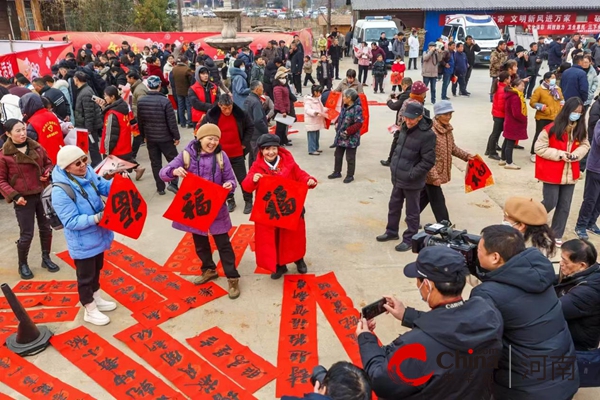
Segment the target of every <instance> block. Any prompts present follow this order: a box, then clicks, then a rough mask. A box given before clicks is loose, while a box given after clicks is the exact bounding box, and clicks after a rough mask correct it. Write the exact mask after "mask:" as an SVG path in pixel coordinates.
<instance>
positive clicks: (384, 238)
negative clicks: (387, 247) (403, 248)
mask: <svg viewBox="0 0 600 400" xmlns="http://www.w3.org/2000/svg"><path fill="white" fill-rule="evenodd" d="M375 239H377V241H378V242H389V241H390V240H398V239H400V236H398V235H392V234H390V233H387V232H386V233H384V234H383V235H379V236H377V237H376V238H375Z"/></svg>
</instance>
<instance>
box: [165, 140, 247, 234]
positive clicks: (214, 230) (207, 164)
mask: <svg viewBox="0 0 600 400" xmlns="http://www.w3.org/2000/svg"><path fill="white" fill-rule="evenodd" d="M197 145H198V141H197V140H192V141H191V142H190V143H189V144H188V145H187V147H186V148H185V149H186V150H187V151H188V152H189V153H190V167H189V168H188V172H191V173H192V174H195V175H198V176H200V177H202V178H204V179H206V180H209V181H211V182H214V183H216V184H217V185H223V184H224V183H225V182H229V183H231V186H232V187H231V193H233V192H234V191H235V188H236V187H237V184H236V181H235V175H234V174H233V169H232V168H231V163H230V162H229V157H227V154H225V152H223V171H222V172H221V168H219V165H218V163H217V158H216V156H215V153H200V157H198V152H197V151H196V146H197ZM217 151H221V148H220V147H219V148H218V150H217ZM213 164H214V171H215V174H214V179H213V172H212V171H213ZM179 167H183V153H179V155H178V156H177V157H175V158H174V159H173V161H171V162H170V163H169V164H168V165H167V166H166V167H164V168H163V169H161V170H160V179H162V180H163V181H165V182H171V181H172V180H173V179H174V178H175V176H174V175H173V171H174V170H176V169H177V168H179ZM173 228H175V229H178V230H180V231H185V232H191V233H194V234H196V235H202V236H208V233H210V234H211V235H221V234H223V233H227V232H229V230H230V229H231V219H230V218H229V212H228V211H227V205H226V203H223V206H222V207H221V210H219V214H217V218H216V219H215V221H214V222H213V223H212V225H211V226H210V229H209V232H203V231H200V230H198V229H194V228H191V227H189V226H187V225H183V224H180V223H178V222H173Z"/></svg>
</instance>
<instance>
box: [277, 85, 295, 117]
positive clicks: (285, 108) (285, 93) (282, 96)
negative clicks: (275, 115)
mask: <svg viewBox="0 0 600 400" xmlns="http://www.w3.org/2000/svg"><path fill="white" fill-rule="evenodd" d="M273 104H274V107H275V111H277V112H279V113H282V114H283V113H286V114H289V113H290V105H291V104H290V90H289V89H288V86H287V85H286V86H284V85H276V86H274V87H273Z"/></svg>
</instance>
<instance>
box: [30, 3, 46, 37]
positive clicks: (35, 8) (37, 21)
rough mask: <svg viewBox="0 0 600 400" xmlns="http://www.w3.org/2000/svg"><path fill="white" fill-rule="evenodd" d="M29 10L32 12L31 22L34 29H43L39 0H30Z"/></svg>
mask: <svg viewBox="0 0 600 400" xmlns="http://www.w3.org/2000/svg"><path fill="white" fill-rule="evenodd" d="M29 4H31V12H32V14H33V23H34V25H35V30H36V31H43V30H44V24H43V23H42V11H41V7H40V0H30V3H29Z"/></svg>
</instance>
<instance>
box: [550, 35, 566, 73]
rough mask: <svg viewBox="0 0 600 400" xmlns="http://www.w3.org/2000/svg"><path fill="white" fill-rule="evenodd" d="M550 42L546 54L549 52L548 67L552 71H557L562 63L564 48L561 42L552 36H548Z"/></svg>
mask: <svg viewBox="0 0 600 400" xmlns="http://www.w3.org/2000/svg"><path fill="white" fill-rule="evenodd" d="M548 40H549V41H550V43H548V44H547V45H546V54H548V69H550V71H556V70H557V69H558V67H560V64H561V63H562V49H561V47H560V43H558V42H557V41H555V40H552V37H550V36H548Z"/></svg>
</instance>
